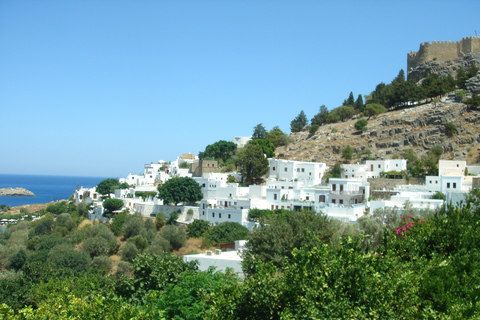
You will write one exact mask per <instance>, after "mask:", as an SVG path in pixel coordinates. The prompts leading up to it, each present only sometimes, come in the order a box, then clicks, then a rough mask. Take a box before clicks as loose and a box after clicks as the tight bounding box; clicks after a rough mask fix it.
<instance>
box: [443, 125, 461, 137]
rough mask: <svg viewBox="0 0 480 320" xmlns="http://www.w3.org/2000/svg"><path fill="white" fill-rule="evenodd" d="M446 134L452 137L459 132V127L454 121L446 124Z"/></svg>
mask: <svg viewBox="0 0 480 320" xmlns="http://www.w3.org/2000/svg"><path fill="white" fill-rule="evenodd" d="M445 134H446V135H447V136H448V137H452V136H453V135H454V134H458V131H457V127H456V126H455V125H454V124H453V123H451V122H447V123H446V124H445Z"/></svg>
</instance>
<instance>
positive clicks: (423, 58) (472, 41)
mask: <svg viewBox="0 0 480 320" xmlns="http://www.w3.org/2000/svg"><path fill="white" fill-rule="evenodd" d="M479 51H480V38H479V37H467V38H463V39H462V40H460V41H433V42H424V43H421V44H420V49H419V50H418V51H417V52H413V51H412V52H410V53H409V54H408V55H407V70H412V69H413V68H415V67H417V66H418V65H420V64H422V63H425V62H427V61H429V60H435V61H438V62H440V61H448V60H453V59H457V58H461V57H464V56H465V55H467V54H469V53H473V52H479Z"/></svg>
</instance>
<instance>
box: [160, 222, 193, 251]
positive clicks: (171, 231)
mask: <svg viewBox="0 0 480 320" xmlns="http://www.w3.org/2000/svg"><path fill="white" fill-rule="evenodd" d="M159 235H160V236H161V237H162V238H164V239H167V240H168V242H170V246H171V248H172V249H173V250H178V249H180V248H181V247H183V246H184V245H185V243H186V242H187V233H186V232H185V229H184V228H182V227H178V226H175V225H166V226H165V227H163V229H162V230H161V231H160V233H159Z"/></svg>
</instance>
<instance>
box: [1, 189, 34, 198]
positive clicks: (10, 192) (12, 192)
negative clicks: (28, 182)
mask: <svg viewBox="0 0 480 320" xmlns="http://www.w3.org/2000/svg"><path fill="white" fill-rule="evenodd" d="M0 197H35V194H34V193H33V192H32V191H29V190H27V189H24V188H1V189H0Z"/></svg>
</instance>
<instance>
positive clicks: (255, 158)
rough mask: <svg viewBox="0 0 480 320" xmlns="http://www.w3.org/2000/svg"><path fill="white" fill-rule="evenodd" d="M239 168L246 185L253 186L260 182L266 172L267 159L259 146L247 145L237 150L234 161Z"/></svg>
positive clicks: (254, 144)
mask: <svg viewBox="0 0 480 320" xmlns="http://www.w3.org/2000/svg"><path fill="white" fill-rule="evenodd" d="M236 163H237V166H239V167H240V172H241V174H242V178H243V179H244V181H245V183H246V184H255V183H258V182H260V181H261V180H262V176H263V175H265V174H266V173H267V172H268V165H269V164H268V159H267V158H266V157H265V155H264V151H263V149H262V147H261V145H260V144H257V143H250V142H249V143H247V145H246V146H245V148H242V149H241V150H239V152H238V154H237V159H236Z"/></svg>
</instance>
